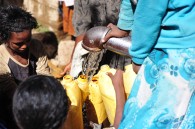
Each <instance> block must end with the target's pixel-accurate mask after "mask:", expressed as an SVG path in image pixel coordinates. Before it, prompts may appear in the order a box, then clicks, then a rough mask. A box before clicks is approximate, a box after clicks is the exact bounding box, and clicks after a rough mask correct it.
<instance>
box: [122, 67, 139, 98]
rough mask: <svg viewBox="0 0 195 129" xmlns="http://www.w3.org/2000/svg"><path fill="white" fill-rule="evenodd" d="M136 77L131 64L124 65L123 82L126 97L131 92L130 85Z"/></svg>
mask: <svg viewBox="0 0 195 129" xmlns="http://www.w3.org/2000/svg"><path fill="white" fill-rule="evenodd" d="M135 78H136V74H135V72H134V71H133V68H132V64H129V65H127V66H125V72H124V73H123V82H124V88H125V94H126V98H128V96H129V94H130V93H131V89H132V85H133V83H134V80H135Z"/></svg>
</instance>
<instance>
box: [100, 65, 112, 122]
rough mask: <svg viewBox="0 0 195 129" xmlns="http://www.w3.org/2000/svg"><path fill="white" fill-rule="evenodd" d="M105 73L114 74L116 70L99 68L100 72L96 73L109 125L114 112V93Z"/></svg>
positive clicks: (107, 67)
mask: <svg viewBox="0 0 195 129" xmlns="http://www.w3.org/2000/svg"><path fill="white" fill-rule="evenodd" d="M107 72H111V73H112V74H115V72H116V70H115V69H111V68H110V67H109V66H108V65H103V66H101V68H100V71H99V72H98V77H99V80H98V85H99V88H100V92H101V95H102V100H103V102H104V105H105V109H106V113H107V116H108V120H109V122H110V123H111V124H113V123H114V118H115V112H116V93H115V90H114V86H113V84H112V80H111V79H110V77H109V76H108V75H107V74H106V73H107Z"/></svg>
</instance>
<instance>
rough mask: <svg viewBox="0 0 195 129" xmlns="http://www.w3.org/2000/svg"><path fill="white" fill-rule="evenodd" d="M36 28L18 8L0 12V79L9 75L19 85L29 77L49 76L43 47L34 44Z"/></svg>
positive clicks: (5, 9)
mask: <svg viewBox="0 0 195 129" xmlns="http://www.w3.org/2000/svg"><path fill="white" fill-rule="evenodd" d="M37 27H38V25H37V21H36V19H35V18H34V17H32V16H31V14H30V13H28V12H26V11H25V10H23V9H21V8H19V7H14V6H8V7H5V8H1V9H0V43H1V45H0V65H1V70H0V75H2V74H5V73H10V76H12V77H14V79H15V82H16V83H17V84H19V83H20V82H21V81H23V80H24V79H26V78H27V77H28V76H31V75H34V74H47V75H48V74H49V69H48V66H47V57H46V56H45V53H44V51H43V49H42V46H41V44H40V43H37V42H32V41H31V35H32V34H31V30H32V29H33V28H37Z"/></svg>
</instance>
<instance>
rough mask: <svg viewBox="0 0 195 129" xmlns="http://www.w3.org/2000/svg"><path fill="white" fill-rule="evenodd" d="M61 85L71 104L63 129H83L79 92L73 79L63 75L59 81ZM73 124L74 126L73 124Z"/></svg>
mask: <svg viewBox="0 0 195 129" xmlns="http://www.w3.org/2000/svg"><path fill="white" fill-rule="evenodd" d="M61 84H62V85H63V86H64V88H65V89H66V92H67V96H68V97H69V99H70V102H71V104H70V107H69V111H68V115H67V118H66V121H65V123H64V128H66V129H83V115H82V99H81V90H80V89H79V87H78V85H77V83H76V82H75V80H74V79H73V77H72V76H70V75H65V76H64V77H63V80H62V81H61ZM75 122H76V124H73V123H75Z"/></svg>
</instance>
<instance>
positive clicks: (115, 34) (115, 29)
mask: <svg viewBox="0 0 195 129" xmlns="http://www.w3.org/2000/svg"><path fill="white" fill-rule="evenodd" d="M107 27H108V28H110V29H111V30H110V31H109V32H108V33H107V34H106V36H105V37H104V38H103V39H102V40H101V42H102V43H105V42H107V41H108V40H109V39H110V38H112V37H116V38H121V37H126V36H128V35H129V31H124V30H121V29H119V28H118V27H117V26H116V25H113V24H112V23H110V24H108V26H107Z"/></svg>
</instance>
